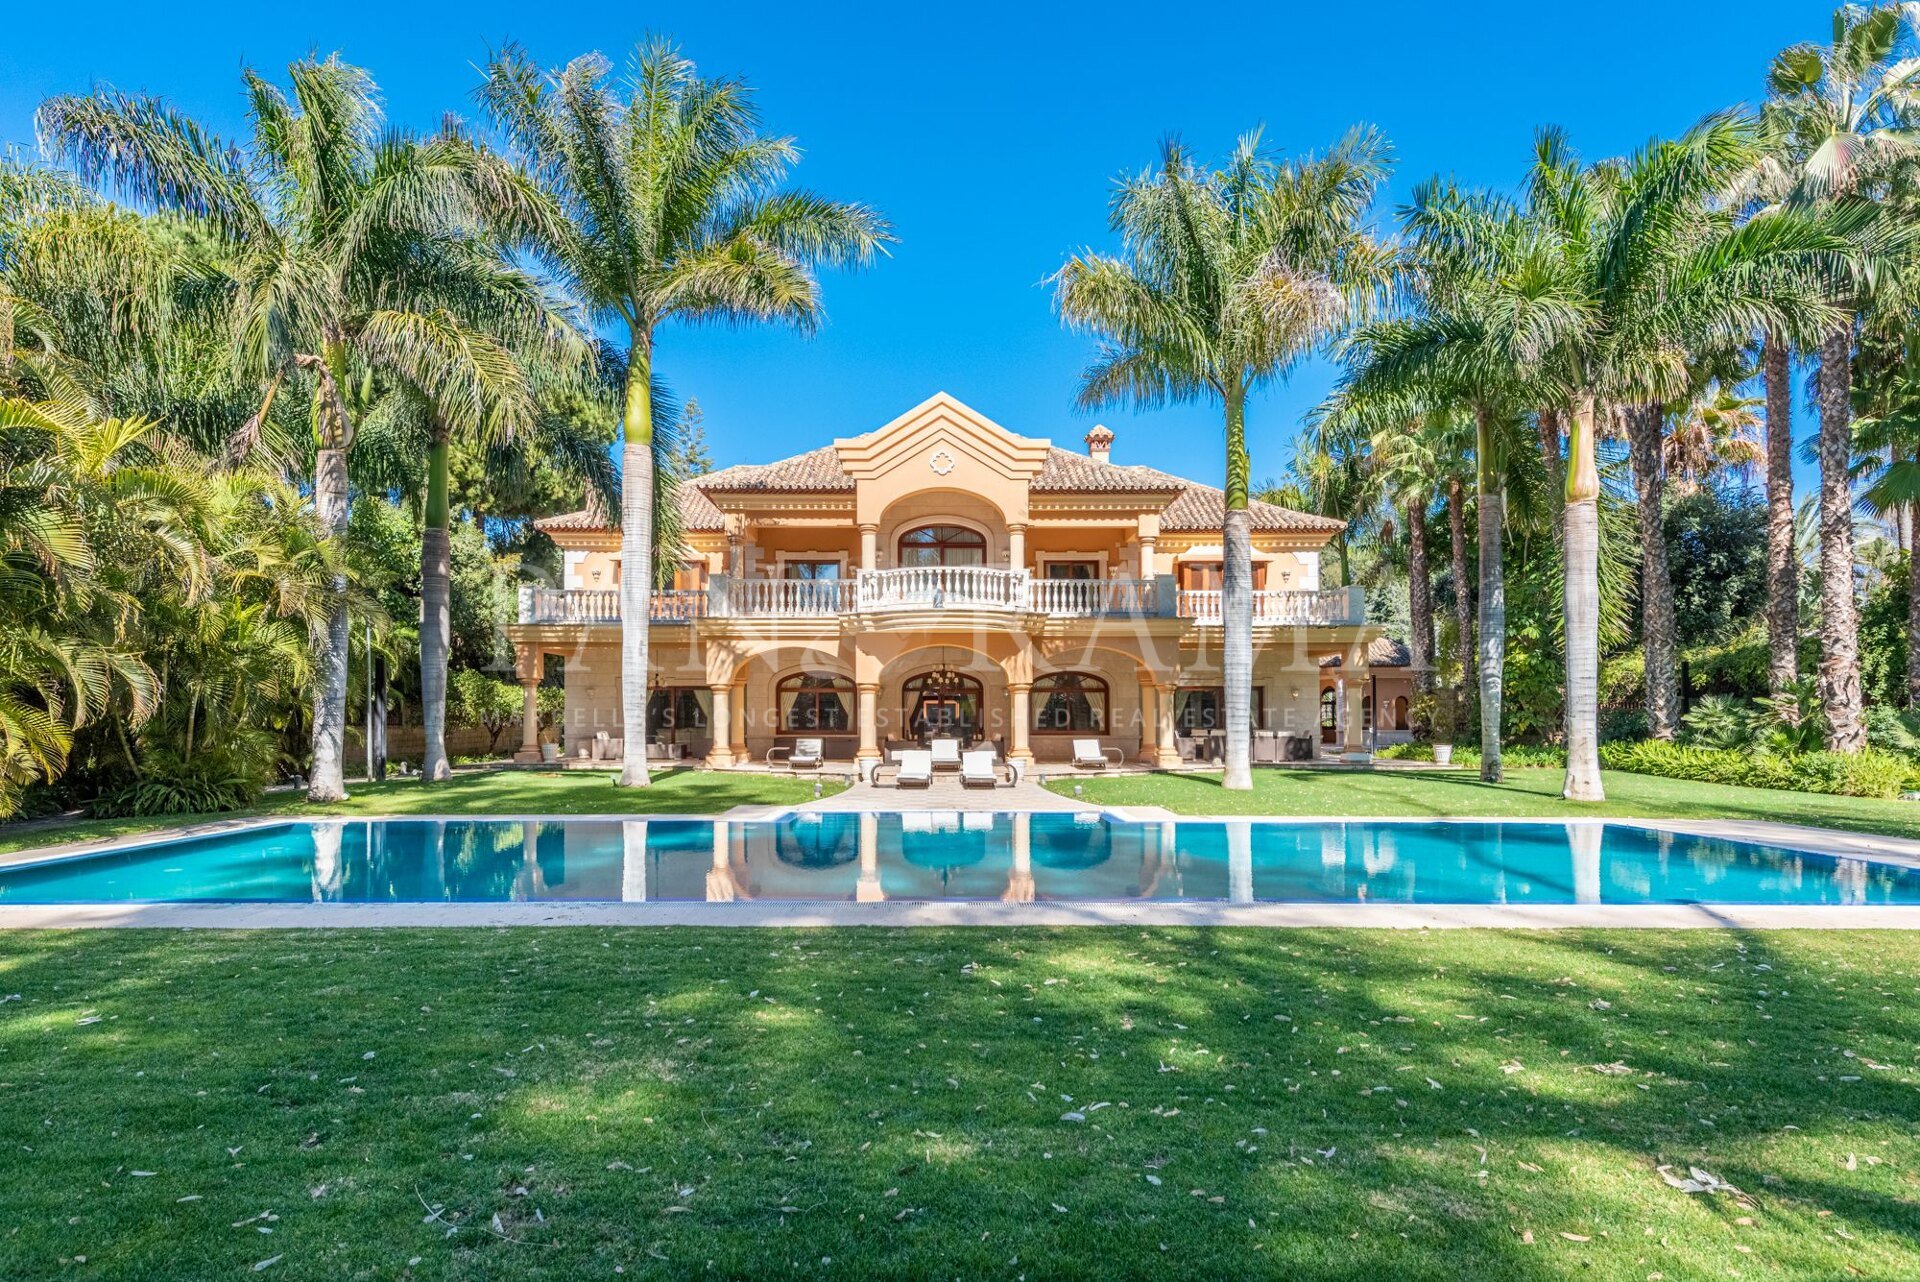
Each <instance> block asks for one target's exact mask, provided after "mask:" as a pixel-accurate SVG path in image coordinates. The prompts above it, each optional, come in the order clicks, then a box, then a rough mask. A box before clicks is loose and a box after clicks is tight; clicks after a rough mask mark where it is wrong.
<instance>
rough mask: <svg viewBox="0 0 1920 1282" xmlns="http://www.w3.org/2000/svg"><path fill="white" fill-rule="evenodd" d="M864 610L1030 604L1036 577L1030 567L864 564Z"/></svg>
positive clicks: (860, 598) (858, 595)
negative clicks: (877, 567)
mask: <svg viewBox="0 0 1920 1282" xmlns="http://www.w3.org/2000/svg"><path fill="white" fill-rule="evenodd" d="M854 582H855V583H857V584H858V585H859V588H858V590H857V591H856V592H855V594H854V600H855V603H856V608H857V609H860V610H899V609H930V610H943V609H947V608H950V607H959V608H962V609H973V610H1024V609H1026V608H1027V596H1028V587H1029V585H1030V584H1031V582H1032V580H1031V579H1030V578H1029V577H1028V574H1027V572H1026V571H1025V570H995V569H991V568H989V567H987V566H984V565H911V566H902V567H901V568H899V569H895V570H862V571H860V573H859V577H858V578H856V579H855V580H854Z"/></svg>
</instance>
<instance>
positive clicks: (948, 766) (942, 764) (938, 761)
mask: <svg viewBox="0 0 1920 1282" xmlns="http://www.w3.org/2000/svg"><path fill="white" fill-rule="evenodd" d="M927 747H928V749H929V750H931V752H932V754H933V768H934V769H935V770H958V769H959V768H960V741H959V740H958V739H935V740H933V741H932V742H931V743H929V744H928V745H927Z"/></svg>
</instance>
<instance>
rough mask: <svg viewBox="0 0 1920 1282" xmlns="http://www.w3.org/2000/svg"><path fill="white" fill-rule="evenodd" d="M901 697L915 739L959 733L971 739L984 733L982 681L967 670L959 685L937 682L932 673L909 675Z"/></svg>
mask: <svg viewBox="0 0 1920 1282" xmlns="http://www.w3.org/2000/svg"><path fill="white" fill-rule="evenodd" d="M900 696H901V697H900V701H901V702H902V703H904V704H905V705H906V707H907V733H908V734H909V735H911V736H913V737H914V738H915V739H924V738H927V737H929V736H933V735H938V736H939V737H941V738H946V737H948V736H950V735H957V736H959V737H960V738H962V739H967V740H971V739H972V738H973V737H974V736H975V735H976V734H978V733H979V732H980V683H979V682H978V681H976V680H975V679H974V678H972V677H970V676H967V675H966V674H965V673H961V674H960V680H959V682H958V683H957V684H955V685H941V684H936V683H935V682H934V680H933V678H932V675H931V674H930V673H921V674H920V675H919V676H917V677H908V678H907V679H906V681H904V682H903V683H902V684H901V686H900Z"/></svg>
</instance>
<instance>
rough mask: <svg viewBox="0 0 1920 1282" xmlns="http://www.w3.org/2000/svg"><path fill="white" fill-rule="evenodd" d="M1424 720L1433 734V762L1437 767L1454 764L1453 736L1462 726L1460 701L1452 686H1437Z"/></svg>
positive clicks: (1428, 704)
mask: <svg viewBox="0 0 1920 1282" xmlns="http://www.w3.org/2000/svg"><path fill="white" fill-rule="evenodd" d="M1424 702H1425V703H1426V705H1427V706H1426V707H1425V708H1424V709H1423V719H1424V720H1425V721H1426V723H1427V725H1428V726H1429V727H1431V729H1432V732H1433V760H1434V763H1435V764H1436V765H1442V766H1450V765H1452V764H1453V736H1454V734H1455V733H1456V732H1457V731H1458V730H1459V726H1460V699H1459V696H1458V694H1456V693H1455V691H1454V689H1453V687H1452V686H1445V685H1442V686H1435V687H1434V690H1433V693H1432V694H1430V695H1428V696H1427V698H1426V700H1424Z"/></svg>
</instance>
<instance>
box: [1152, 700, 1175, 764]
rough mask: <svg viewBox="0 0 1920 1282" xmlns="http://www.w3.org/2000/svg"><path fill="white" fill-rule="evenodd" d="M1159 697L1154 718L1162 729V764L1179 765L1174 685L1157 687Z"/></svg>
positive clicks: (1155, 705)
mask: <svg viewBox="0 0 1920 1282" xmlns="http://www.w3.org/2000/svg"><path fill="white" fill-rule="evenodd" d="M1156 690H1157V691H1158V694H1159V697H1158V698H1157V699H1155V700H1154V714H1155V715H1154V720H1155V722H1156V723H1157V724H1158V725H1159V729H1160V765H1161V766H1162V767H1166V766H1177V765H1179V764H1180V745H1178V744H1176V743H1175V742H1174V741H1173V687H1172V686H1170V685H1165V686H1158V687H1156Z"/></svg>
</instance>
